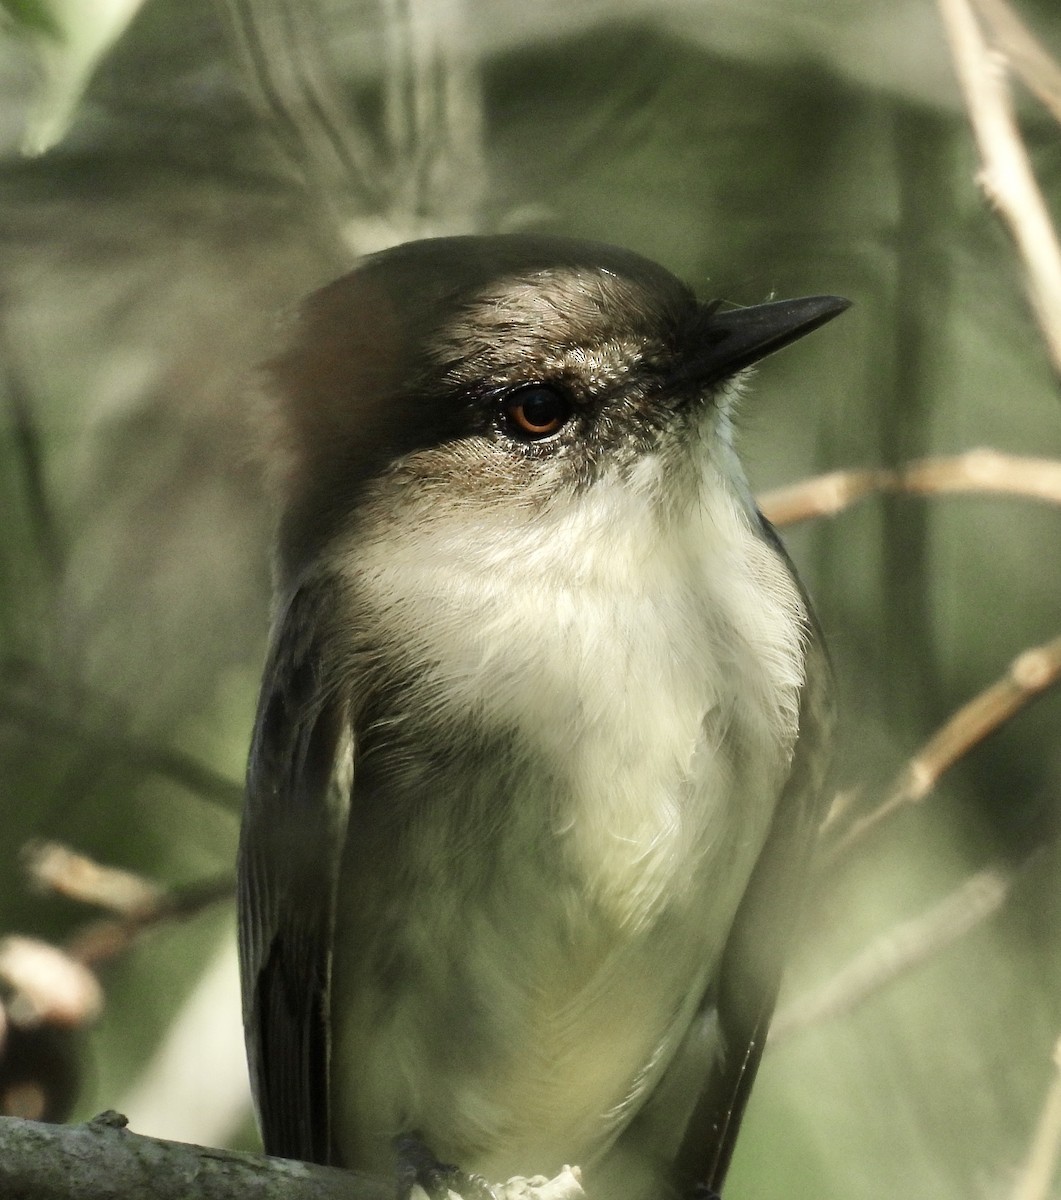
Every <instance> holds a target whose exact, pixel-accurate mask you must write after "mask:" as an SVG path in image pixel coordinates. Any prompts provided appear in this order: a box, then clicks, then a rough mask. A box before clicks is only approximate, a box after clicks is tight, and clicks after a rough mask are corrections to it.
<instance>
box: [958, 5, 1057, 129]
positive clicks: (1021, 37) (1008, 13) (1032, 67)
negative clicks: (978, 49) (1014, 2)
mask: <svg viewBox="0 0 1061 1200" xmlns="http://www.w3.org/2000/svg"><path fill="white" fill-rule="evenodd" d="M973 3H974V4H975V6H976V9H977V11H978V12H979V14H980V16H981V17H982V18H983V20H984V21H985V22H986V23H987V25H988V26H989V27H990V30H991V38H992V41H993V42H994V43H995V45H996V46H998V48H999V49H1000V50H1001V51H1002V53H1003V54H1004V55H1005V56H1006V61H1007V62H1008V63H1009V65H1010V66H1011V67H1012V68H1013V70H1014V71H1015V72H1016V73H1017V74H1018V75H1019V76H1020V79H1021V82H1022V83H1023V84H1024V86H1025V87H1026V88H1027V89H1028V90H1029V91H1030V92H1032V93H1033V95H1035V96H1036V97H1037V98H1038V100H1039V102H1040V103H1041V104H1042V106H1043V107H1044V108H1045V109H1047V110H1048V111H1049V112H1051V113H1052V114H1053V116H1054V117H1055V118H1056V119H1057V120H1058V121H1061V66H1059V65H1058V64H1057V63H1056V62H1055V61H1054V60H1053V59H1052V58H1051V57H1050V55H1049V54H1047V53H1046V51H1045V50H1044V49H1043V48H1042V46H1041V45H1040V44H1039V42H1038V41H1037V40H1036V38H1035V35H1034V34H1033V33H1032V32H1031V30H1030V29H1029V28H1028V27H1027V25H1025V24H1024V22H1023V21H1022V20H1021V19H1020V17H1018V16H1017V14H1016V13H1015V12H1014V11H1013V9H1012V8H1011V7H1010V5H1009V4H1008V3H1007V2H1006V0H973Z"/></svg>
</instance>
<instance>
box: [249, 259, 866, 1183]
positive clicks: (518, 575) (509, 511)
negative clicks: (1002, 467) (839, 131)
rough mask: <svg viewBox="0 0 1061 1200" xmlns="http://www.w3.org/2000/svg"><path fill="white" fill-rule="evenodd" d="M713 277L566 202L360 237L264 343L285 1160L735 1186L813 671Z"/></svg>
mask: <svg viewBox="0 0 1061 1200" xmlns="http://www.w3.org/2000/svg"><path fill="white" fill-rule="evenodd" d="M846 307H847V302H846V301H844V300H841V299H838V298H837V297H833V296H818V297H811V298H808V299H801V300H789V301H782V302H779V303H772V304H764V305H760V306H757V307H753V308H743V309H741V308H723V307H721V306H720V305H719V304H718V303H711V304H703V303H699V302H698V301H697V300H696V299H695V297H694V296H693V294H692V292H691V291H690V290H689V289H688V288H687V287H686V286H684V285H683V284H682V283H681V282H679V281H678V280H677V279H675V278H674V277H673V276H672V275H670V274H669V273H668V272H667V271H665V270H663V269H662V268H661V267H659V266H656V265H655V264H653V263H651V262H648V261H646V260H645V259H643V258H640V257H638V256H637V255H635V254H631V253H629V252H627V251H625V250H619V249H615V248H613V247H609V246H603V245H598V244H593V243H588V242H580V241H574V240H568V239H563V238H554V237H538V236H509V237H462V238H442V239H438V240H432V241H422V242H413V243H410V244H408V245H404V246H398V247H396V248H394V249H391V250H387V251H385V252H383V253H382V254H377V255H374V256H373V257H371V258H368V259H366V260H364V262H363V263H362V264H361V266H359V267H358V268H357V269H356V270H355V271H353V272H351V273H350V274H348V275H345V276H343V278H341V279H338V280H336V281H335V282H334V283H332V284H330V285H329V286H327V287H325V288H322V289H321V290H320V291H318V292H316V293H315V294H314V295H312V296H311V297H310V298H309V299H308V300H307V301H306V303H305V305H304V307H303V308H302V310H301V314H300V315H299V317H298V319H297V321H296V323H295V326H294V330H293V337H292V339H291V343H290V346H289V348H288V349H287V350H285V351H284V352H283V353H281V354H280V355H278V356H277V357H276V358H275V359H274V360H273V361H272V362H271V363H270V364H269V366H268V376H269V385H268V388H267V391H268V393H269V397H268V403H267V406H266V411H265V425H266V428H267V437H268V441H269V445H270V447H271V458H270V463H271V474H272V476H273V479H274V482H275V484H276V486H277V488H278V491H279V497H280V508H281V516H280V525H279V540H278V555H277V574H278V592H277V607H276V617H275V621H274V626H273V632H272V643H271V649H270V652H269V657H268V662H267V665H266V668H265V676H264V682H263V684H262V691H261V700H260V706H259V709H258V717H257V724H256V727H255V733H254V742H253V746H252V749H251V756H250V765H249V770H248V783H247V807H246V813H245V816H244V822H243V833H242V840H241V845H240V858H239V878H240V883H239V918H240V951H241V961H242V974H243V999H244V1018H245V1024H246V1034H247V1048H248V1054H249V1058H250V1067H251V1077H252V1079H253V1082H254V1089H255V1094H256V1098H257V1104H258V1112H259V1117H260V1121H261V1127H262V1135H263V1138H264V1143H265V1149H266V1150H267V1151H268V1153H270V1154H276V1155H282V1156H286V1157H291V1158H299V1159H304V1160H310V1161H315V1162H327V1163H335V1164H338V1165H345V1166H348V1167H358V1168H364V1169H382V1170H385V1169H387V1167H388V1164H389V1163H390V1162H391V1155H392V1141H393V1139H394V1138H395V1137H396V1136H397V1135H400V1134H403V1133H408V1132H410V1131H412V1130H416V1131H418V1133H419V1135H421V1136H422V1138H423V1139H424V1142H425V1143H426V1145H428V1146H430V1147H431V1150H432V1151H433V1152H434V1153H435V1154H437V1155H438V1156H439V1157H440V1158H442V1159H450V1160H452V1161H454V1162H456V1163H458V1164H460V1165H461V1166H462V1167H463V1168H466V1169H469V1170H474V1171H476V1172H478V1173H480V1174H482V1175H485V1176H487V1177H488V1178H491V1179H500V1178H504V1177H506V1176H508V1175H512V1174H517V1173H518V1174H533V1173H536V1172H542V1171H546V1172H547V1171H552V1170H555V1169H558V1168H559V1167H560V1166H561V1165H562V1164H563V1163H579V1164H581V1166H582V1167H583V1168H584V1170H585V1172H586V1175H585V1178H586V1180H587V1186H588V1188H589V1189H590V1193H591V1195H593V1194H596V1195H598V1196H602V1197H607V1198H608V1200H634V1198H641V1197H651V1198H652V1200H657V1198H658V1197H661V1196H664V1195H666V1194H672V1193H673V1194H679V1193H682V1192H688V1191H690V1190H691V1189H692V1188H693V1187H694V1186H695V1185H698V1184H699V1185H703V1187H706V1188H707V1189H711V1190H714V1191H716V1192H717V1191H718V1190H719V1189H720V1188H721V1184H722V1179H723V1175H724V1172H725V1168H726V1166H727V1164H728V1160H729V1156H730V1153H731V1151H732V1145H733V1141H734V1138H735V1136H736V1130H737V1125H738V1123H739V1120H740V1115H741V1112H742V1109H743V1104H744V1100H745V1098H746V1095H747V1090H748V1088H749V1087H750V1085H751V1080H752V1077H753V1075H754V1071H755V1066H756V1063H757V1061H758V1056H759V1052H760V1050H761V1046H762V1039H763V1035H764V1033H765V1029H766V1025H767V1022H768V1020H769V1016H770V1012H771V1009H772V1006H773V1001H774V996H775V992H776V989H777V984H778V976H779V973H780V964H781V956H782V948H783V945H784V942H785V939H786V936H787V934H788V932H789V930H790V928H791V925H792V922H793V919H794V914H795V911H796V909H797V907H798V899H799V894H800V890H801V887H800V885H801V881H802V877H803V875H804V874H805V871H806V866H807V859H808V856H809V852H810V847H811V845H812V841H813V836H814V830H815V826H816V820H817V814H818V801H819V798H820V794H821V790H822V789H821V783H822V773H823V770H824V766H825V759H826V752H825V743H826V737H825V726H826V724H827V719H826V708H827V704H826V696H825V692H826V688H827V680H828V669H827V667H826V665H825V661H824V656H823V653H822V650H821V647H820V644H819V639H818V635H817V633H816V630H815V625H814V621H813V618H812V617H811V614H810V610H809V608H808V605H807V600H806V597H805V596H804V594H803V592H802V590H801V588H800V585H799V583H798V581H797V579H796V577H795V575H794V573H793V570H792V567H791V565H790V564H789V562H788V560H787V558H786V557H785V554H784V552H783V550H782V549H781V547H780V545H779V543H778V541H777V538H776V537H775V535H774V533H773V531H772V530H771V528H770V527H769V526H768V525H767V524H766V522H765V521H764V520H763V518H762V516H761V515H760V514H759V513H758V511H757V510H756V507H755V503H754V501H753V499H752V496H751V494H750V492H749V489H748V485H747V483H746V481H745V478H744V474H743V472H742V470H741V467H740V464H739V462H738V459H737V456H736V453H735V451H734V448H733V429H732V424H731V409H732V407H733V403H734V401H735V399H736V397H737V395H738V393H739V392H740V390H741V387H742V380H743V375H742V372H743V370H744V368H746V367H748V366H749V365H750V364H752V363H754V362H756V361H758V360H759V359H761V358H763V357H764V356H765V355H767V354H769V353H771V352H772V351H774V350H777V349H779V348H780V347H782V346H784V345H787V344H788V343H789V342H792V341H794V340H795V339H796V338H799V337H801V336H802V335H803V334H805V333H808V332H810V331H811V330H812V329H815V328H817V327H818V326H819V325H821V324H823V323H824V322H825V321H828V320H830V319H831V318H832V317H834V316H836V315H837V314H838V313H839V312H841V311H842V310H843V309H844V308H846Z"/></svg>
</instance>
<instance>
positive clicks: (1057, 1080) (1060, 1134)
mask: <svg viewBox="0 0 1061 1200" xmlns="http://www.w3.org/2000/svg"><path fill="white" fill-rule="evenodd" d="M1053 1060H1054V1068H1055V1069H1054V1077H1053V1079H1052V1080H1051V1081H1050V1086H1049V1088H1047V1091H1046V1099H1045V1100H1044V1101H1043V1107H1042V1111H1041V1112H1040V1114H1039V1121H1038V1124H1037V1125H1036V1127H1035V1133H1034V1134H1033V1135H1032V1144H1031V1148H1030V1149H1029V1151H1028V1157H1027V1159H1026V1160H1025V1163H1024V1168H1023V1170H1022V1171H1021V1173H1020V1177H1019V1178H1018V1180H1017V1186H1016V1187H1015V1188H1014V1189H1013V1191H1012V1192H1011V1193H1010V1200H1047V1197H1048V1196H1049V1194H1050V1183H1051V1181H1052V1180H1053V1178H1054V1176H1055V1175H1056V1173H1057V1160H1058V1155H1059V1154H1061V1038H1059V1039H1058V1040H1057V1042H1056V1043H1055V1044H1054V1053H1053Z"/></svg>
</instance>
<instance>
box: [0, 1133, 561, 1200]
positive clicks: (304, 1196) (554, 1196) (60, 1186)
mask: <svg viewBox="0 0 1061 1200" xmlns="http://www.w3.org/2000/svg"><path fill="white" fill-rule="evenodd" d="M125 1124H126V1122H125V1118H124V1117H123V1116H121V1115H120V1114H119V1113H114V1112H108V1113H102V1114H101V1115H100V1116H98V1117H96V1118H95V1119H94V1120H92V1121H89V1122H87V1123H86V1124H84V1125H44V1124H40V1123H38V1122H35V1121H22V1120H17V1119H15V1118H0V1196H32V1197H33V1200H121V1198H122V1197H129V1200H138V1198H139V1197H141V1196H150V1197H151V1198H152V1200H186V1198H187V1197H188V1196H189V1195H191V1194H194V1195H195V1197H196V1200H243V1198H244V1197H246V1196H254V1197H255V1200H393V1197H394V1195H395V1187H396V1179H386V1178H384V1177H381V1176H376V1175H365V1174H363V1173H361V1172H360V1171H344V1170H340V1169H339V1168H338V1167H319V1166H315V1165H313V1164H310V1163H300V1162H293V1161H291V1160H289V1159H284V1158H265V1157H263V1156H261V1155H255V1154H240V1153H237V1152H235V1151H232V1150H212V1149H208V1148H206V1147H203V1146H189V1145H186V1144H184V1143H182V1142H166V1141H162V1140H161V1139H158V1138H148V1137H143V1136H142V1135H140V1134H137V1133H131V1132H130V1131H129V1130H128V1129H126V1128H125ZM494 1190H495V1191H496V1192H497V1194H498V1195H499V1196H500V1197H501V1200H584V1193H583V1191H582V1187H581V1174H580V1172H579V1170H578V1168H577V1167H565V1168H564V1169H563V1170H562V1171H561V1172H560V1174H559V1175H557V1176H556V1177H555V1178H554V1179H545V1178H544V1177H535V1178H532V1179H523V1178H517V1179H510V1180H509V1181H508V1182H507V1183H504V1184H500V1185H498V1186H497V1187H496V1188H495V1189H494Z"/></svg>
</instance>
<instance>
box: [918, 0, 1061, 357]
mask: <svg viewBox="0 0 1061 1200" xmlns="http://www.w3.org/2000/svg"><path fill="white" fill-rule="evenodd" d="M939 7H940V13H941V15H942V17H943V25H944V28H945V30H946V33H947V38H948V40H949V41H950V47H951V53H952V55H953V57H954V66H955V69H956V71H957V74H958V82H959V84H960V86H961V90H962V95H963V97H964V99H965V107H966V110H967V111H968V114H969V120H970V121H971V123H972V127H973V134H974V135H975V137H976V144H977V146H978V148H979V151H980V160H981V170H980V186H981V188H982V189H983V191H984V194H985V195H986V197H987V199H988V201H989V202H990V203H991V204H992V205H993V206H994V208H995V209H996V210H997V212H998V214H999V216H1000V217H1001V218H1002V220H1003V221H1004V222H1005V224H1006V226H1007V228H1008V229H1009V232H1010V235H1011V236H1012V238H1013V241H1014V242H1015V244H1016V247H1017V251H1018V253H1019V254H1020V257H1021V260H1022V262H1023V263H1024V276H1025V287H1026V289H1027V292H1028V298H1029V300H1030V302H1031V306H1032V311H1033V312H1034V314H1035V319H1036V321H1037V322H1038V324H1039V328H1040V330H1041V332H1042V335H1043V338H1044V340H1045V342H1046V348H1047V353H1048V354H1049V356H1050V361H1051V364H1052V365H1053V368H1054V371H1055V373H1056V374H1057V375H1058V376H1061V246H1059V245H1058V240H1057V234H1056V233H1055V231H1054V227H1053V224H1052V222H1051V220H1050V214H1049V212H1048V211H1047V207H1046V204H1045V202H1044V200H1043V197H1042V193H1041V192H1040V191H1039V187H1038V184H1037V183H1036V182H1035V176H1034V174H1033V172H1032V168H1031V163H1030V162H1029V160H1028V153H1027V151H1026V150H1025V148H1024V143H1023V141H1022V139H1021V135H1020V130H1019V128H1018V126H1017V119H1016V116H1015V115H1014V112H1013V103H1012V100H1011V98H1010V94H1009V87H1008V85H1007V82H1006V77H1005V71H1004V68H1003V62H1002V59H1001V55H1000V54H998V53H994V52H992V50H991V49H990V48H989V47H988V44H987V41H986V39H985V38H984V35H983V31H982V29H981V27H980V24H979V22H978V21H977V18H976V16H975V15H974V14H973V11H972V9H971V8H970V6H969V2H968V0H939Z"/></svg>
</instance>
